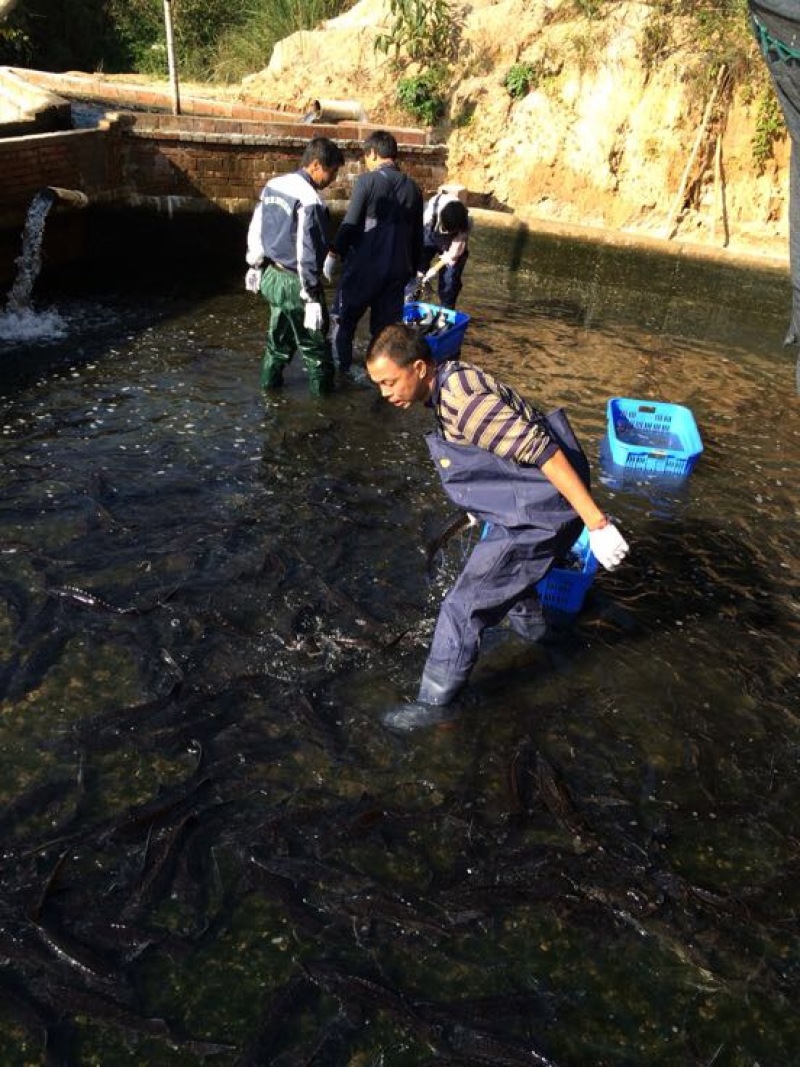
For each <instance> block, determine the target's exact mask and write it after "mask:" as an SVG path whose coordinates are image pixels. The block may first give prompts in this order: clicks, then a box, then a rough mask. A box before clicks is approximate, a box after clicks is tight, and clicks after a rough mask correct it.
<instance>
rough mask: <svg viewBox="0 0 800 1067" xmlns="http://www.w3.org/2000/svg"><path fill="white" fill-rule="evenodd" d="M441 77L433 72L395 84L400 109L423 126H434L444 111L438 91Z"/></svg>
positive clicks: (404, 79)
mask: <svg viewBox="0 0 800 1067" xmlns="http://www.w3.org/2000/svg"><path fill="white" fill-rule="evenodd" d="M440 85H441V77H440V76H439V75H438V74H437V73H436V72H433V71H428V72H426V73H423V74H417V75H415V76H414V77H413V78H401V80H400V81H399V82H398V83H397V100H398V102H399V104H400V106H401V107H402V108H404V109H405V110H406V111H407V112H408V113H409V114H410V115H413V116H414V118H415V119H417V121H418V122H421V123H423V125H425V126H434V125H435V124H436V123H437V122H438V120H439V119H440V118H441V117H442V115H443V114H444V110H445V102H444V97H443V96H442V94H441V92H440V91H439V88H440Z"/></svg>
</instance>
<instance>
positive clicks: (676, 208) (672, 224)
mask: <svg viewBox="0 0 800 1067" xmlns="http://www.w3.org/2000/svg"><path fill="white" fill-rule="evenodd" d="M726 72H727V67H726V66H725V64H724V63H723V64H722V66H721V67H720V68H719V70H718V71H717V80H716V81H715V82H714V88H713V89H712V90H711V95H710V96H709V98H708V103H707V104H706V109H705V111H704V112H703V120H702V122H701V123H700V129H699V130H698V131H697V136H696V137H695V139H694V144H693V145H692V150H691V152H690V153H689V158H688V159H687V160H686V166H685V167H684V168H683V174H682V175H681V182H680V185H679V187H678V192H677V193H676V194H675V199H674V200H673V201H672V207H671V209H670V213H669V215H668V216H667V226H666V238H667V240H668V241H670V240H672V238H673V237H674V236H675V234H676V233H677V232H678V225H679V222H680V219H679V216H680V212H681V208H682V207H683V203H684V200H685V199H686V186H687V185H688V184H689V175H690V174H691V171H692V167H693V166H694V163H695V160H696V159H697V153H698V152H699V151H700V146H701V145H702V143H703V140H704V138H705V136H706V132H707V130H708V126H709V123H710V122H711V116H712V114H713V112H714V104H715V103H716V100H717V95H718V93H719V91H720V88H721V86H722V80H723V78H724V77H725V74H726Z"/></svg>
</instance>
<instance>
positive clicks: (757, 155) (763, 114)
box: [750, 86, 786, 172]
mask: <svg viewBox="0 0 800 1067" xmlns="http://www.w3.org/2000/svg"><path fill="white" fill-rule="evenodd" d="M785 134H786V124H785V122H784V119H783V114H782V112H781V107H780V104H779V103H778V98H777V96H776V95H775V93H774V92H773V91H772V88H771V87H769V86H767V87H765V88H764V90H763V91H762V93H761V96H760V97H759V100H758V110H757V112H756V129H755V133H754V134H753V138H752V140H751V142H750V143H751V145H752V148H753V161H754V162H755V163H756V165H757V166H758V169H759V172H761V171H763V170H764V167H765V166H766V164H767V161H768V160H770V159H772V156H773V148H774V145H775V142H776V141H777V140H779V139H780V138H781V137H783V136H785Z"/></svg>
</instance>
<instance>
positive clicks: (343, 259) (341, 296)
mask: <svg viewBox="0 0 800 1067" xmlns="http://www.w3.org/2000/svg"><path fill="white" fill-rule="evenodd" d="M364 162H365V165H366V168H367V171H366V173H365V174H361V175H359V177H358V178H357V179H356V183H355V186H354V187H353V195H352V196H351V198H350V203H349V205H348V208H347V212H346V213H345V216H344V219H343V220H342V224H341V226H340V227H339V232H338V233H337V234H336V239H335V240H334V242H333V245H332V247H331V253H330V255H329V256H328V258H327V260H326V262H325V276H326V278H328V279H329V280H331V279H332V278H333V273H334V270H335V269H336V268H337V266H338V265H339V264H340V263H341V267H342V277H341V280H340V282H339V291H338V293H337V296H336V306H335V308H334V315H335V316H336V318H337V320H338V321H337V325H336V333H335V337H334V349H335V355H336V360H337V362H338V365H339V370H340V371H342V372H343V373H345V374H347V373H348V372H349V371H350V368H351V366H352V363H353V338H354V336H355V332H356V327H357V326H358V323H359V321H360V320H361V317H362V316H363V315H364V313H365V312H366V311H367V310H369V313H370V320H369V330H370V337H374V336H375V335H376V334H377V333H379V331H380V330H381V329H383V327H384V326H388V325H389V324H390V323H393V322H399V321H400V320H401V319H402V317H403V299H404V297H403V294H404V290H405V287H406V283H407V282H408V281H409V280H410V279H411V278H412V277H413V276H414V274H415V271H416V267H417V263H418V262H419V260H420V257H421V255H422V209H423V201H422V193H421V192H420V190H419V186H418V185H417V184H416V182H414V181H413V180H412V179H411V178H409V177H408V175H407V174H404V173H403V172H402V171H401V170H400V168H399V167H398V166H397V141H396V140H395V139H394V137H393V136H392V135H391V134H390V133H387V132H386V131H385V130H376V131H375V132H374V133H372V134H370V136H369V137H368V138H367V139H366V141H365V142H364Z"/></svg>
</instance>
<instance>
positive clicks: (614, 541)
mask: <svg viewBox="0 0 800 1067" xmlns="http://www.w3.org/2000/svg"><path fill="white" fill-rule="evenodd" d="M589 548H590V549H591V550H592V552H593V553H594V556H595V559H596V560H597V562H598V563H599V564H600V565H601V566H602V567H605V569H606V570H607V571H613V570H614V568H615V567H618V566H619V565H620V563H622V561H623V560H624V559H625V557H626V556H627V554H628V542H627V541H626V540H625V538H624V537H623V536H622V534H621V533H620V532H619V530H618V529H617V528H616V526H615V525H614V523H613V522H609V523H608V524H607V525H606V526H603V527H602V529H600V530H590V531H589Z"/></svg>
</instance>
